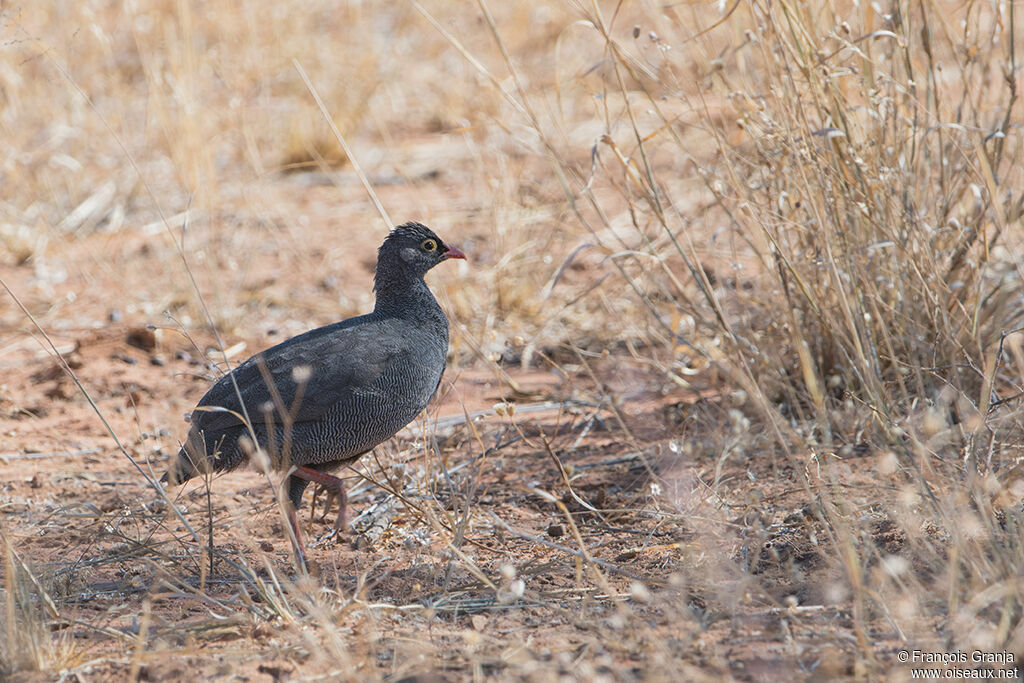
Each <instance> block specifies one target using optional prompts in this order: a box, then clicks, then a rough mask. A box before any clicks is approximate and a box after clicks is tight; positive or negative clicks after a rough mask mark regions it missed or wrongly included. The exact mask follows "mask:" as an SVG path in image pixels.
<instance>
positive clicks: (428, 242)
mask: <svg viewBox="0 0 1024 683" xmlns="http://www.w3.org/2000/svg"><path fill="white" fill-rule="evenodd" d="M420 249H422V250H423V251H429V252H431V253H433V252H435V251H437V242H436V241H435V240H432V239H430V238H429V237H428V238H427V239H425V240H423V241H422V242H420Z"/></svg>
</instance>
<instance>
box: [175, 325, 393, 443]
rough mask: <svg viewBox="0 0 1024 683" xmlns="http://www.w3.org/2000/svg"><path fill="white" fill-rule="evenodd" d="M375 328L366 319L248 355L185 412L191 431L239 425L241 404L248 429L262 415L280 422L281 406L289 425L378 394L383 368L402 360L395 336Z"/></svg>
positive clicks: (297, 338) (311, 419) (383, 385)
mask: <svg viewBox="0 0 1024 683" xmlns="http://www.w3.org/2000/svg"><path fill="white" fill-rule="evenodd" d="M382 322H383V321H381V320H378V319H375V318H373V317H372V316H361V317H359V318H352V319H350V320H346V321H343V322H341V323H335V324H334V325H328V326H326V327H320V328H317V329H315V330H311V331H309V332H306V333H305V334H302V335H299V336H298V337H295V338H293V339H289V340H288V341H286V342H282V343H281V344H278V345H277V346H273V347H271V348H269V349H267V350H266V351H263V352H262V353H258V354H256V355H255V356H253V357H252V358H250V359H248V360H247V361H245V362H244V363H242V364H241V365H239V366H238V367H237V368H235V369H234V370H233V371H231V372H230V373H229V374H227V375H225V376H223V377H221V378H220V380H218V381H217V383H216V384H214V385H213V387H211V388H210V390H209V391H208V392H207V393H206V395H205V396H203V398H202V399H201V400H200V401H199V405H198V406H197V407H196V410H195V411H194V412H193V414H192V426H193V429H197V428H198V429H200V430H203V431H205V432H206V433H207V434H211V433H216V432H218V431H220V430H224V429H229V428H232V427H237V426H239V425H241V424H243V423H242V420H241V416H242V415H243V414H244V413H243V411H242V409H241V406H242V405H243V403H244V405H245V408H246V411H247V412H248V416H249V420H250V421H252V422H253V424H257V423H262V422H264V421H265V420H266V417H267V411H268V410H271V411H272V414H271V416H270V419H272V420H273V421H274V422H275V423H277V424H281V423H282V422H283V413H282V412H281V409H282V407H283V409H284V411H285V413H290V414H291V418H290V419H291V421H292V422H293V423H299V422H312V421H317V420H320V419H322V418H323V416H324V413H325V412H326V411H327V410H328V409H329V408H330V407H331V406H333V405H334V404H336V403H338V402H339V401H343V400H345V399H346V398H347V397H350V396H352V395H353V394H358V393H363V392H376V391H381V390H385V389H386V386H385V385H386V382H382V381H381V380H382V378H383V376H384V373H385V370H386V368H389V367H393V366H394V365H395V364H401V363H402V362H404V359H403V358H402V356H408V355H410V354H409V351H408V349H404V348H403V346H407V345H405V344H399V343H398V339H397V338H396V335H394V334H385V333H384V332H385V329H386V328H385V327H384V326H383V325H382ZM304 368H305V369H304ZM268 378H269V380H270V383H271V384H272V385H273V386H274V387H275V388H276V390H277V391H276V396H275V392H272V391H271V390H270V388H269V385H268V382H267V380H268ZM232 379H234V382H232ZM236 386H237V389H236ZM300 387H301V388H300ZM239 394H240V395H241V399H242V401H241V402H240V401H239Z"/></svg>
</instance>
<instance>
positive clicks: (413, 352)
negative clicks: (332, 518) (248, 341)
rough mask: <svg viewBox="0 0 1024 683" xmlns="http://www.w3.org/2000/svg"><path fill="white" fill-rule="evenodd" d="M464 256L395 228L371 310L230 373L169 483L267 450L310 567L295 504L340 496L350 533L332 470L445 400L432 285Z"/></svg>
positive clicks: (340, 521)
mask: <svg viewBox="0 0 1024 683" xmlns="http://www.w3.org/2000/svg"><path fill="white" fill-rule="evenodd" d="M465 258H466V255H465V254H464V253H463V252H462V251H461V250H460V249H459V248H457V247H454V246H451V245H449V244H446V243H445V242H443V241H442V240H441V239H440V238H439V237H438V236H437V235H436V234H435V233H434V232H433V231H432V230H431V229H430V228H428V227H427V226H425V225H423V224H422V223H416V222H409V223H405V224H403V225H399V226H398V227H396V228H394V229H393V230H392V231H391V232H390V233H389V234H388V236H387V238H386V239H385V240H384V242H383V243H382V244H381V246H380V248H379V250H378V252H377V266H376V271H375V273H374V284H373V290H374V293H375V296H376V302H375V305H374V309H373V312H371V313H368V314H365V315H360V316H356V317H353V318H348V319H346V320H342V321H340V322H336V323H333V324H330V325H326V326H324V327H318V328H316V329H313V330H310V331H308V332H305V333H303V334H300V335H298V336H295V337H292V338H290V339H287V340H285V341H283V342H281V343H280V344H277V345H276V346H272V347H270V348H269V349H266V350H265V351H262V352H260V353H257V354H255V355H254V356H252V357H251V358H249V359H248V360H246V361H245V362H243V363H241V364H240V365H238V366H237V367H235V368H234V369H233V370H231V371H230V372H228V373H227V374H225V375H224V376H222V377H221V378H220V379H219V380H218V381H217V382H216V383H214V385H213V386H212V387H211V388H210V389H209V390H208V391H207V392H206V394H205V395H204V396H203V397H202V398H201V399H200V400H199V403H198V404H197V406H196V408H195V409H194V410H193V412H192V417H191V426H190V428H189V431H188V435H187V437H186V439H185V442H184V443H183V444H182V445H181V448H180V450H179V451H178V454H177V456H176V457H174V458H172V460H171V462H170V464H169V466H168V468H167V471H166V472H165V473H164V475H163V477H162V478H161V481H162V482H164V483H165V484H167V485H168V486H174V485H178V484H182V483H184V482H186V481H188V480H189V479H191V478H192V477H194V476H196V475H198V474H205V473H211V472H221V471H229V470H233V469H235V468H236V467H238V466H240V465H241V464H243V463H245V462H247V461H249V460H250V459H251V458H252V456H253V455H254V454H255V453H257V452H263V453H267V454H268V455H269V461H270V465H271V467H272V468H274V469H277V470H282V471H286V472H287V476H286V477H285V480H284V482H283V484H282V486H287V496H286V497H287V502H286V504H285V507H286V513H287V517H288V522H289V524H290V526H291V529H292V533H293V539H292V540H293V543H294V544H295V546H294V547H295V551H296V554H297V556H298V559H299V562H300V563H301V564H302V565H303V566H305V565H306V554H305V550H304V548H303V543H302V540H301V537H300V534H299V526H298V521H297V518H296V509H297V508H299V507H300V503H301V500H302V494H303V492H304V491H305V489H306V487H307V486H308V484H309V482H316V483H319V484H322V485H323V486H324V487H325V488H327V489H328V491H330V492H331V493H332V494H333V496H334V497H335V498H337V500H338V501H339V509H338V517H337V520H336V522H335V526H334V530H333V531H332V533H336V532H338V531H341V530H342V529H344V528H345V521H346V498H345V489H344V487H343V483H342V481H341V480H340V479H339V478H337V477H336V476H334V474H333V473H334V472H336V471H337V470H338V469H340V468H342V467H344V466H346V465H351V464H352V463H354V462H355V461H356V460H358V459H359V458H360V457H361V456H362V455H364V454H365V453H368V452H369V451H371V450H373V448H374V447H376V446H377V445H379V444H381V443H383V442H384V441H386V440H388V439H390V438H391V437H393V436H394V435H395V434H396V433H398V431H399V430H401V429H402V428H403V427H405V426H406V425H407V424H409V423H410V422H412V420H414V419H415V418H416V416H417V415H419V414H420V413H421V412H422V411H423V410H424V409H425V408H426V406H427V404H428V403H429V402H430V400H431V398H432V397H433V396H434V395H435V394H436V392H437V389H438V387H439V386H440V383H441V377H442V375H443V374H444V370H445V365H446V363H447V356H448V318H447V317H446V316H445V314H444V311H442V310H441V307H440V306H439V305H438V303H437V300H436V299H435V298H434V295H433V293H431V291H430V289H429V288H428V287H427V284H426V282H425V281H424V279H423V278H424V276H425V275H426V273H427V271H429V270H430V269H431V268H433V267H434V266H436V265H438V264H439V263H442V262H443V261H447V260H449V259H465ZM257 447H258V448H257Z"/></svg>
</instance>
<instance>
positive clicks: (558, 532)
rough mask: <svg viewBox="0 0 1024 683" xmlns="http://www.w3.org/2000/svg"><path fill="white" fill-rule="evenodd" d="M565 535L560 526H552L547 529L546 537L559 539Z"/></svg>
mask: <svg viewBox="0 0 1024 683" xmlns="http://www.w3.org/2000/svg"><path fill="white" fill-rule="evenodd" d="M564 534H565V529H563V528H562V525H561V524H552V525H551V526H549V527H548V536H550V537H551V538H561V537H562V536H563V535H564Z"/></svg>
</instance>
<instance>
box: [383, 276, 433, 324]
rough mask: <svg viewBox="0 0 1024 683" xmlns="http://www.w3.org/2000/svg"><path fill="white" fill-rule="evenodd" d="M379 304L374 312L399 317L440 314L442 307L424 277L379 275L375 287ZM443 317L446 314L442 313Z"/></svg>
mask: <svg viewBox="0 0 1024 683" xmlns="http://www.w3.org/2000/svg"><path fill="white" fill-rule="evenodd" d="M373 289H374V291H375V292H376V293H377V304H376V306H374V309H373V312H374V313H379V314H384V315H393V316H399V317H409V316H414V317H421V316H423V315H424V314H427V315H429V314H432V313H435V312H438V313H440V312H441V307H440V306H438V304H437V300H436V299H435V298H434V295H433V294H432V293H431V291H430V288H429V287H427V283H426V282H424V281H423V278H422V277H407V278H396V277H386V278H383V277H381V276H380V273H378V274H377V277H376V278H375V281H374V286H373ZM441 315H442V316H443V315H444V314H443V313H441Z"/></svg>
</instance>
